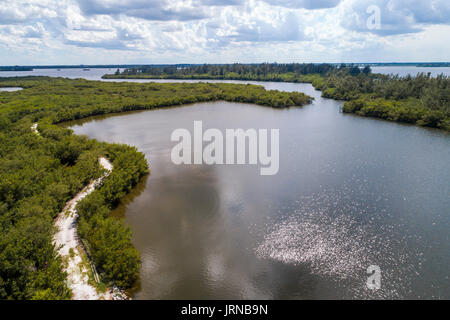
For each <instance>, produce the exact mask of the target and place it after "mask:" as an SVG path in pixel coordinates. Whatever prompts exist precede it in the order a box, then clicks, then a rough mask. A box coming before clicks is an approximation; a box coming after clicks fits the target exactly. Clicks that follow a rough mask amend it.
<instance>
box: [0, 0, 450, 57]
mask: <svg viewBox="0 0 450 320" xmlns="http://www.w3.org/2000/svg"><path fill="white" fill-rule="evenodd" d="M429 61H445V62H448V61H450V0H429V1H427V0H421V1H420V0H409V1H407V0H358V1H356V0H259V1H255V0H187V1H183V0H28V1H22V0H0V65H51V64H69V65H74V64H166V63H167V64H172V63H234V62H241V63H260V62H279V63H287V62H429Z"/></svg>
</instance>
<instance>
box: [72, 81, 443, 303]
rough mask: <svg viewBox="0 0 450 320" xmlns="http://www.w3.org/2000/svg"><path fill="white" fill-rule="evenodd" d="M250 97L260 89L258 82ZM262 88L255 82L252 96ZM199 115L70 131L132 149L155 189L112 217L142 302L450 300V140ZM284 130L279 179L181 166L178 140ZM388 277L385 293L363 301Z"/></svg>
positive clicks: (417, 132) (289, 87)
mask: <svg viewBox="0 0 450 320" xmlns="http://www.w3.org/2000/svg"><path fill="white" fill-rule="evenodd" d="M253 83H255V82H253ZM256 83H257V82H256ZM258 84H261V85H263V86H265V87H266V88H268V89H278V90H286V91H302V92H305V93H306V94H308V95H311V96H314V97H315V98H316V100H315V101H314V103H313V104H311V105H307V106H304V107H301V108H298V107H291V108H289V109H273V108H268V107H261V106H256V105H251V104H239V103H229V102H220V101H219V102H211V103H199V104H193V105H189V106H183V107H172V108H164V109H157V110H151V111H141V112H131V113H125V114H120V115H115V116H107V117H94V118H90V119H85V120H83V121H80V122H73V123H71V127H72V128H73V129H74V131H75V132H76V133H77V134H87V135H88V136H90V137H92V138H96V139H99V140H102V141H108V142H120V143H127V144H130V145H135V146H137V148H138V149H139V150H140V151H142V152H144V153H145V155H146V158H147V160H148V161H149V164H150V168H151V175H150V176H149V177H148V178H147V179H145V180H144V181H142V182H141V183H140V184H139V185H138V187H137V188H136V189H135V190H134V191H133V192H132V194H131V195H129V196H127V197H126V198H125V199H124V201H122V204H121V205H120V206H119V207H118V208H117V210H116V211H115V213H114V214H115V215H117V216H123V217H124V218H125V219H126V222H127V223H128V224H129V225H130V226H131V229H132V231H133V243H134V245H135V246H136V247H137V249H138V250H139V251H140V253H141V255H142V268H141V281H140V288H139V289H137V290H136V292H135V294H134V298H136V299H328V298H332V299H342V298H363V299H365V298H412V299H415V298H450V285H449V283H450V280H449V267H448V266H449V265H450V241H449V233H448V230H450V222H449V221H450V219H449V215H450V212H449V208H450V197H449V196H448V195H449V194H450V186H449V184H448V181H450V135H449V134H448V133H446V132H441V131H439V130H433V129H427V128H422V127H416V126H409V125H403V124H398V123H391V122H386V121H380V120H375V119H369V118H362V117H358V116H354V115H349V114H343V113H340V112H339V108H340V107H341V106H342V102H339V101H335V100H331V99H324V98H321V97H320V92H319V91H315V90H314V89H313V88H312V86H311V85H309V84H293V83H270V82H261V83H258ZM196 120H202V121H203V125H204V128H205V130H206V129H208V128H219V129H221V130H225V129H226V128H243V129H248V128H254V127H255V126H256V127H258V128H266V129H279V130H280V137H279V139H280V168H279V172H278V174H276V175H273V176H261V175H260V174H259V172H258V168H257V167H255V166H249V165H229V166H227V165H206V164H200V165H175V164H173V163H172V161H171V159H170V153H171V149H172V147H173V146H174V145H175V144H176V143H175V142H172V141H171V140H170V136H171V133H172V132H173V131H174V130H175V129H177V128H186V129H188V130H190V129H191V128H192V127H193V123H194V121H196ZM371 265H377V266H379V267H380V270H381V273H382V283H381V289H379V290H376V291H373V290H370V289H368V288H367V287H366V281H367V277H368V276H369V275H368V274H367V273H366V270H367V268H368V267H369V266H371Z"/></svg>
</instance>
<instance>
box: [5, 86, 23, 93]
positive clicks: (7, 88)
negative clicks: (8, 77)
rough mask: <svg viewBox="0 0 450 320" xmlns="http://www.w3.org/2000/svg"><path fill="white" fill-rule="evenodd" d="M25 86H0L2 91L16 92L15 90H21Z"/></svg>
mask: <svg viewBox="0 0 450 320" xmlns="http://www.w3.org/2000/svg"><path fill="white" fill-rule="evenodd" d="M22 89H23V88H20V87H4V88H0V92H1V91H3V92H14V91H19V90H22Z"/></svg>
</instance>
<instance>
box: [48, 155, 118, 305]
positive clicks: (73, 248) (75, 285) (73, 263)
mask: <svg viewBox="0 0 450 320" xmlns="http://www.w3.org/2000/svg"><path fill="white" fill-rule="evenodd" d="M99 162H100V165H101V166H102V167H103V168H105V169H106V170H107V172H106V173H105V174H104V175H103V176H101V177H100V178H98V179H97V180H95V181H93V182H91V183H90V184H89V185H88V186H86V187H85V188H84V189H83V190H82V191H81V192H80V193H78V194H77V195H76V196H75V197H74V198H73V199H72V200H70V201H69V202H67V204H66V206H65V207H64V209H63V210H62V212H61V213H60V214H59V215H58V217H57V218H56V220H55V226H56V227H57V228H58V232H57V233H56V234H55V235H54V238H53V242H54V244H55V246H56V248H59V250H58V253H59V255H60V256H61V257H63V259H64V260H66V261H67V267H66V270H65V271H66V272H67V273H68V277H67V281H68V285H69V287H70V289H71V290H72V292H73V298H72V299H74V300H98V299H113V296H112V293H111V292H106V293H102V294H99V293H98V292H97V290H96V289H95V287H93V286H92V285H90V284H89V283H88V280H89V277H88V272H91V270H89V265H87V263H86V262H87V256H86V253H85V252H84V249H83V246H82V244H81V241H80V239H79V238H78V233H77V229H76V223H77V218H78V214H77V212H76V210H75V208H76V206H77V204H78V202H80V201H81V200H82V199H83V198H84V197H86V196H87V195H89V194H90V193H92V191H94V190H95V188H96V187H97V186H98V185H99V184H100V183H101V182H102V180H103V179H104V178H105V177H106V176H108V175H109V173H110V172H111V170H112V164H111V163H110V162H109V161H108V160H107V159H106V158H100V159H99ZM82 257H84V263H83V259H82Z"/></svg>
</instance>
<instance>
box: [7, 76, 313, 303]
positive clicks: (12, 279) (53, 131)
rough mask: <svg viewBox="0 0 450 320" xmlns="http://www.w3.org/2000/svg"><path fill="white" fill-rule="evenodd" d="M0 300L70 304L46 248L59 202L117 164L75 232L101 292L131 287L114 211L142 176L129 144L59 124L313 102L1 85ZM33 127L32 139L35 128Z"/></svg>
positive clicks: (254, 95)
mask: <svg viewBox="0 0 450 320" xmlns="http://www.w3.org/2000/svg"><path fill="white" fill-rule="evenodd" d="M0 87H21V88H23V90H20V91H15V92H2V93H0V234H1V237H0V299H70V298H71V297H72V292H71V290H70V288H69V287H68V285H67V283H66V278H67V274H66V273H65V271H64V263H65V261H63V259H61V257H60V256H59V255H58V254H57V249H58V248H55V245H54V244H53V242H52V237H53V235H54V234H55V232H56V230H55V226H54V223H53V222H54V219H55V217H56V216H57V215H58V214H59V213H60V212H61V210H62V209H63V207H64V205H65V203H66V202H67V201H68V200H69V199H71V198H72V197H73V196H74V195H75V194H77V193H78V192H80V190H82V189H83V187H84V186H86V185H87V184H88V183H89V182H90V181H92V180H93V179H97V178H98V177H100V176H101V175H102V174H103V173H104V169H102V168H101V167H100V165H99V162H98V158H99V157H100V156H106V157H107V158H108V159H109V160H110V161H111V162H112V164H113V168H114V169H113V170H112V172H111V174H110V175H109V176H108V177H107V178H105V179H104V181H103V184H102V185H101V186H100V187H99V188H97V189H96V190H95V191H94V192H92V193H91V194H90V195H88V196H86V197H85V198H84V199H83V200H82V201H80V203H79V204H78V206H77V211H78V214H79V219H78V234H79V236H80V237H81V238H82V239H83V243H85V244H86V246H87V247H88V249H89V253H90V257H91V259H92V260H93V263H94V264H95V266H96V269H97V271H98V273H99V275H100V277H101V284H102V285H103V286H112V285H115V286H118V287H119V288H120V289H123V290H127V289H129V288H132V287H133V286H134V285H135V283H136V281H137V279H138V276H139V267H140V257H139V252H138V251H137V250H136V249H135V248H134V247H133V245H132V243H131V231H130V229H129V227H128V226H127V225H125V224H124V223H123V221H122V220H120V219H118V218H116V217H113V216H111V215H110V212H111V210H112V209H113V208H114V207H116V206H117V205H118V203H119V202H120V200H121V199H122V198H123V197H124V196H125V195H126V194H127V193H129V192H130V190H131V189H132V188H133V186H135V185H136V184H137V183H138V182H139V181H140V180H141V178H142V177H143V176H145V175H146V174H147V173H148V172H149V169H148V163H147V161H146V159H145V157H144V155H143V154H142V153H141V152H139V151H138V150H136V148H135V147H132V146H128V145H123V144H109V143H104V142H100V141H96V140H94V139H89V138H88V137H86V136H78V135H75V134H73V132H72V130H70V129H68V128H65V127H64V126H61V125H58V124H61V123H63V122H65V121H70V120H76V119H81V118H86V117H89V116H94V115H101V114H109V113H118V112H124V111H131V110H143V109H152V108H158V107H166V106H173V105H181V104H190V103H195V102H204V101H216V100H226V101H231V102H246V103H255V104H258V105H264V106H270V107H276V108H283V107H289V106H302V105H305V104H307V103H310V102H311V100H312V98H311V97H309V96H307V95H305V94H303V93H298V92H291V93H289V92H279V91H276V90H265V89H264V88H263V87H262V86H256V85H244V84H225V83H221V84H208V83H195V84H192V83H177V84H174V83H166V84H159V83H147V84H141V83H123V82H122V83H120V82H118V83H115V82H101V81H88V80H83V79H75V80H71V79H63V78H49V77H17V78H0ZM34 123H38V134H36V133H35V132H33V130H32V129H31V128H32V126H33V124H34Z"/></svg>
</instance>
